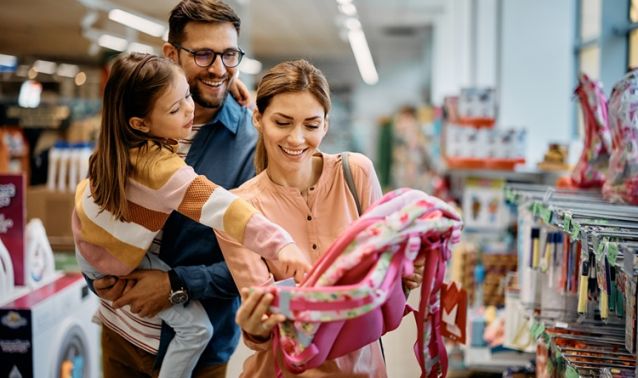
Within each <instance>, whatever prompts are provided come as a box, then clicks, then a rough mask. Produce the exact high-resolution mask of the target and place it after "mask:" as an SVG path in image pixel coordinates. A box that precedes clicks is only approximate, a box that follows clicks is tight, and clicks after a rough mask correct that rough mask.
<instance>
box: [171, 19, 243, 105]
mask: <svg viewBox="0 0 638 378" xmlns="http://www.w3.org/2000/svg"><path fill="white" fill-rule="evenodd" d="M237 37H238V36H237V30H235V27H234V26H233V24H231V23H230V22H225V23H210V24H207V23H196V22H190V23H188V24H186V27H185V28H184V40H183V41H182V43H181V47H184V48H185V49H189V50H194V51H197V50H202V49H210V50H213V51H215V52H218V53H220V52H222V51H224V50H227V49H238V48H239V47H238V45H237ZM165 51H166V50H165ZM167 55H168V56H169V58H172V59H173V60H174V61H175V62H177V63H178V64H179V65H180V66H181V67H182V68H183V70H184V73H185V74H186V79H187V80H188V84H189V86H190V91H191V94H192V96H193V100H194V101H195V104H196V106H197V107H199V108H203V109H202V110H204V109H208V110H217V109H219V108H220V107H221V105H222V103H223V102H224V99H225V98H226V95H227V94H228V88H229V87H230V84H231V83H232V81H233V80H234V79H235V76H236V73H237V67H234V68H227V67H226V66H224V63H223V62H222V59H221V56H219V55H218V56H216V57H215V61H214V62H213V63H212V64H211V65H210V66H209V67H200V66H198V65H197V64H195V60H194V58H193V55H192V54H191V53H190V52H188V51H186V50H184V49H178V48H173V49H172V50H171V51H169V52H168V54H167ZM171 55H172V56H171Z"/></svg>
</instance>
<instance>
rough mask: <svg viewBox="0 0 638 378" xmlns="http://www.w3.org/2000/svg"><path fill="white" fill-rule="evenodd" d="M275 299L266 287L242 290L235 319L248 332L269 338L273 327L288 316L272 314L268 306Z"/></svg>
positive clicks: (255, 335) (258, 336) (254, 335)
mask: <svg viewBox="0 0 638 378" xmlns="http://www.w3.org/2000/svg"><path fill="white" fill-rule="evenodd" d="M272 300H273V295H272V294H270V293H269V292H268V291H267V290H266V289H248V288H243V289H242V290H241V306H239V309H238V310H237V315H236V316H235V321H236V322H237V324H239V327H240V328H241V329H242V330H243V331H244V332H246V333H247V334H249V335H251V336H253V337H257V338H263V339H268V338H269V337H270V334H271V333H272V330H273V328H275V326H276V325H277V324H279V323H281V322H283V321H284V320H286V318H285V317H284V316H283V315H281V314H270V313H268V308H269V307H270V303H271V302H272Z"/></svg>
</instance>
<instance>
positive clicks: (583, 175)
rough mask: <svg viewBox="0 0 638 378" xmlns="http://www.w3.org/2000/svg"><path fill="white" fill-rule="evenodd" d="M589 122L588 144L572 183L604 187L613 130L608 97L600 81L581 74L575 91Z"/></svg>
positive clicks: (582, 185) (586, 132) (573, 174)
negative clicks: (610, 123)
mask: <svg viewBox="0 0 638 378" xmlns="http://www.w3.org/2000/svg"><path fill="white" fill-rule="evenodd" d="M575 93H576V95H577V96H578V99H579V101H580V108H581V111H582V114H583V120H584V122H585V143H584V145H583V152H582V153H581V155H580V159H578V163H577V164H576V166H575V167H574V170H573V171H572V174H571V178H572V183H573V184H574V185H575V186H577V187H579V188H591V187H601V186H603V183H604V182H605V173H604V172H605V171H606V170H607V165H608V164H609V155H610V153H611V133H610V132H609V127H608V124H607V98H606V97H605V92H603V89H602V86H601V84H600V82H598V81H596V80H592V79H590V78H589V76H587V75H586V74H584V73H583V74H581V76H580V82H579V84H578V87H577V88H576V91H575Z"/></svg>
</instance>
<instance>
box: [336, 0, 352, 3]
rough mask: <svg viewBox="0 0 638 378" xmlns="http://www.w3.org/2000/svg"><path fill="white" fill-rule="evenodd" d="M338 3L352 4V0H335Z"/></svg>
mask: <svg viewBox="0 0 638 378" xmlns="http://www.w3.org/2000/svg"><path fill="white" fill-rule="evenodd" d="M337 3H338V4H352V0H337Z"/></svg>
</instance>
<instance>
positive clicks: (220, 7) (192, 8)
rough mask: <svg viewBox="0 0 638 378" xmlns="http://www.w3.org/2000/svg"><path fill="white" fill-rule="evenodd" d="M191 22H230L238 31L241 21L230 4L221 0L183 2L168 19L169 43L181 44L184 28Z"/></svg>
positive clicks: (188, 0) (185, 0)
mask: <svg viewBox="0 0 638 378" xmlns="http://www.w3.org/2000/svg"><path fill="white" fill-rule="evenodd" d="M189 22H195V23H202V24H215V23H224V22H230V23H231V24H233V26H234V27H235V30H237V35H239V28H240V26H241V21H240V19H239V16H237V13H235V11H234V10H233V8H231V7H230V6H229V5H228V4H226V3H224V2H223V1H220V0H182V1H180V2H179V4H177V5H176V6H175V8H173V10H172V11H171V15H170V17H169V18H168V30H169V31H168V42H169V43H172V44H175V43H177V44H181V43H182V42H183V41H184V28H185V27H186V24H188V23H189Z"/></svg>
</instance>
